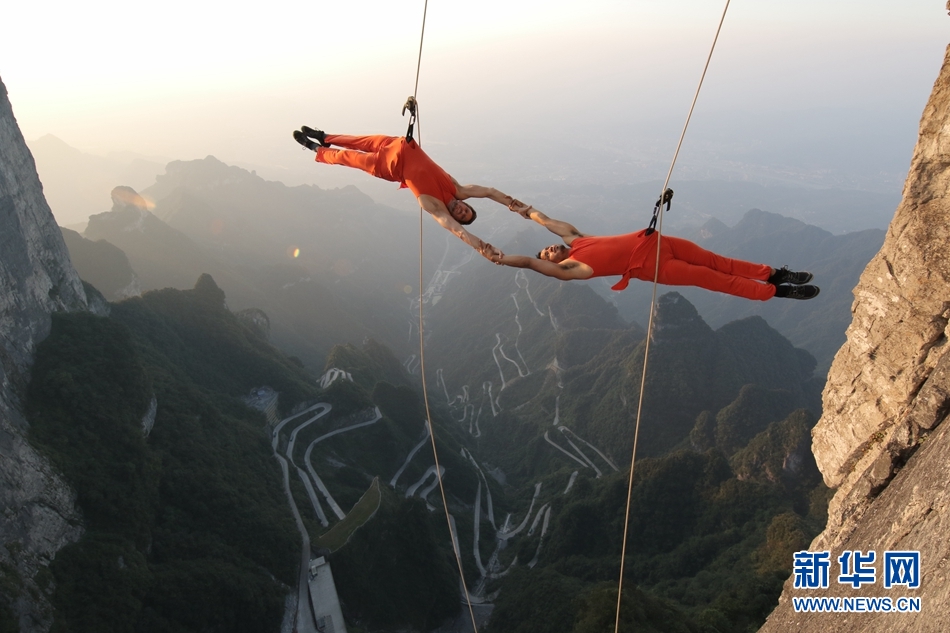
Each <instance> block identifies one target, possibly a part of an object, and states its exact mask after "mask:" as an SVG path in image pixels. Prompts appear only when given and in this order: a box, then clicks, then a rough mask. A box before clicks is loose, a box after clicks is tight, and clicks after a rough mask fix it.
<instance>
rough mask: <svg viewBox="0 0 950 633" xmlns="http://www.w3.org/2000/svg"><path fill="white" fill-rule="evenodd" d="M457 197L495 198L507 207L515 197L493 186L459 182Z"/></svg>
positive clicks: (460, 198) (456, 191) (463, 198)
mask: <svg viewBox="0 0 950 633" xmlns="http://www.w3.org/2000/svg"><path fill="white" fill-rule="evenodd" d="M455 197H456V198H458V199H459V200H467V199H468V198H488V199H489V200H494V201H495V202H497V203H498V204H503V205H505V206H506V207H507V206H508V205H510V204H511V203H512V202H514V200H515V199H514V198H512V197H511V196H509V195H507V194H504V193H502V192H500V191H498V190H497V189H495V188H493V187H483V186H482V185H460V184H458V182H456V183H455Z"/></svg>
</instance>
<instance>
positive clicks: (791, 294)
mask: <svg viewBox="0 0 950 633" xmlns="http://www.w3.org/2000/svg"><path fill="white" fill-rule="evenodd" d="M509 208H511V210H512V211H515V212H516V213H519V214H521V215H522V216H523V217H525V218H528V219H531V220H534V221H535V222H537V223H538V224H540V225H541V226H543V227H544V228H546V229H548V230H549V231H551V232H552V233H554V234H555V235H557V236H558V237H561V238H562V239H563V240H564V243H565V244H567V246H564V244H554V245H552V246H548V247H547V248H545V249H544V250H543V251H541V252H540V253H538V257H537V258H534V257H525V256H522V255H504V256H503V257H501V258H500V259H499V260H498V262H497V263H499V264H504V265H505V266H513V267H515V268H530V269H531V270H534V271H535V272H539V273H541V274H542V275H547V276H548V277H554V278H556V279H564V280H569V279H590V278H591V277H604V276H608V275H621V279H620V281H619V282H617V283H616V284H615V285H614V286H613V287H612V290H623V289H624V288H626V287H627V285H628V283H629V281H630V279H631V278H633V279H642V280H644V281H653V276H654V273H655V272H656V244H657V240H658V239H659V233H656V232H653V233H651V234H650V235H647V234H646V230H643V231H638V232H636V233H628V234H626V235H609V236H600V237H598V236H594V235H585V234H583V233H581V232H580V231H578V230H577V229H576V228H574V227H573V226H572V225H570V224H568V223H567V222H561V221H560V220H552V219H551V218H549V217H548V216H546V215H544V214H543V213H541V212H540V211H538V210H537V209H535V208H534V207H530V206H527V205H524V204H522V203H520V202H518V201H517V200H516V201H515V202H514V203H512V204H511V205H510V206H509ZM659 241H660V269H659V277H658V278H657V281H658V282H659V283H661V284H667V285H670V286H698V287H700V288H705V289H707V290H712V291H714V292H723V293H726V294H730V295H734V296H737V297H744V298H746V299H756V300H759V301H768V300H769V299H771V298H772V297H785V298H788V299H812V298H814V297H816V296H818V292H819V289H818V287H817V286H809V285H805V284H807V283H808V282H809V281H811V278H812V274H811V273H805V272H792V271H790V270H788V269H787V268H781V269H778V270H776V269H775V268H772V267H771V266H767V265H765V264H754V263H752V262H746V261H742V260H740V259H730V258H728V257H723V256H722V255H717V254H715V253H711V252H709V251H707V250H705V249H702V248H700V247H699V246H697V245H696V244H694V243H692V242H690V241H689V240H684V239H680V238H678V237H667V236H665V235H664V236H663V239H661V240H659Z"/></svg>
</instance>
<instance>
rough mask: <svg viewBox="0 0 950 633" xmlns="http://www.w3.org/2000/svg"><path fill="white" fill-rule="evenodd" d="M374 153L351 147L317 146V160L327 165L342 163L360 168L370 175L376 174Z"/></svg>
mask: <svg viewBox="0 0 950 633" xmlns="http://www.w3.org/2000/svg"><path fill="white" fill-rule="evenodd" d="M376 157H377V155H376V153H375V152H374V153H369V152H358V151H356V150H352V149H330V148H328V147H318V148H317V158H316V160H317V162H318V163H326V164H327V165H344V166H346V167H356V168H357V169H362V170H363V171H365V172H366V173H367V174H370V175H371V176H375V175H376Z"/></svg>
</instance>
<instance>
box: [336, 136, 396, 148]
mask: <svg viewBox="0 0 950 633" xmlns="http://www.w3.org/2000/svg"><path fill="white" fill-rule="evenodd" d="M395 138H396V137H394V136H384V135H382V134H375V135H373V136H350V135H348V134H327V135H326V136H325V137H324V140H325V141H326V142H327V143H329V144H330V145H337V146H338V147H343V148H345V149H358V150H359V151H361V152H377V151H379V148H380V147H382V146H383V145H387V144H389V142H390V141H393V140H395Z"/></svg>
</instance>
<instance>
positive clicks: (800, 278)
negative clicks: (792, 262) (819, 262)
mask: <svg viewBox="0 0 950 633" xmlns="http://www.w3.org/2000/svg"><path fill="white" fill-rule="evenodd" d="M812 277H814V275H812V274H811V273H796V272H792V271H791V270H789V269H788V266H782V267H781V268H778V269H776V271H775V274H774V275H772V276H771V277H769V279H768V281H769V283H770V284H775V285H776V286H777V285H779V284H795V285H796V286H801V285H802V284H807V283H808V282H809V281H811V278H812Z"/></svg>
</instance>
